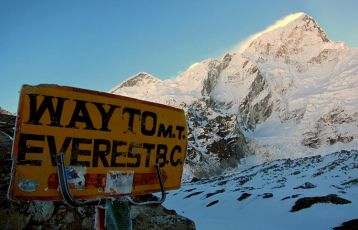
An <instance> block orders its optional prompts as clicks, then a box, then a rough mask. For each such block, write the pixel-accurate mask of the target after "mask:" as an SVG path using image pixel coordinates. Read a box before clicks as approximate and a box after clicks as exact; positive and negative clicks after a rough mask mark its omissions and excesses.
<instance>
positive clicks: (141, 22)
mask: <svg viewBox="0 0 358 230" xmlns="http://www.w3.org/2000/svg"><path fill="white" fill-rule="evenodd" d="M357 9H358V1H356V0H337V1H333V0H306V1H305V0H300V1H298V0H297V1H295V0H246V1H241V0H224V1H214V0H206V1H204V0H194V1H193V0H181V1H164V0H163V1H156V0H153V1H146V0H143V1H129V0H128V1H120V0H117V1H114V0H113V1H112V0H106V1H99V0H97V1H94V0H76V1H65V0H62V1H51V0H50V1H48V0H42V1H40V0H23V1H17V0H0V106H1V107H3V108H5V109H7V110H9V111H11V112H16V111H17V104H18V96H19V95H18V92H19V90H20V89H21V85H22V84H32V85H35V84H40V83H48V84H59V85H69V86H75V87H81V88H87V89H93V90H98V91H108V90H110V89H111V88H112V87H114V86H116V85H118V84H119V83H120V82H122V81H124V80H125V79H127V78H128V77H130V76H132V75H134V74H136V73H137V72H140V71H145V72H148V73H151V74H153V75H154V76H156V77H159V78H161V79H165V78H170V77H174V76H176V75H177V74H178V73H180V72H181V71H184V70H185V69H187V68H188V67H189V66H190V65H191V64H193V63H194V62H197V61H201V60H203V59H207V58H221V57H222V55H223V54H224V53H225V52H228V51H230V50H231V49H232V48H234V47H235V46H236V45H237V44H239V43H240V42H242V41H243V40H245V39H246V38H247V37H249V36H250V35H252V34H254V33H256V32H259V31H261V30H263V29H265V28H266V27H267V26H269V25H271V24H273V23H274V22H275V21H277V20H279V19H281V18H283V17H285V16H286V15H288V14H291V13H296V12H305V13H307V14H309V15H311V16H312V17H313V18H315V19H316V21H317V22H318V24H319V25H320V26H321V27H322V28H323V30H324V31H325V32H326V33H327V34H328V37H329V38H330V39H332V40H334V41H344V42H346V44H347V45H348V46H349V47H358V26H357V25H358V14H357Z"/></svg>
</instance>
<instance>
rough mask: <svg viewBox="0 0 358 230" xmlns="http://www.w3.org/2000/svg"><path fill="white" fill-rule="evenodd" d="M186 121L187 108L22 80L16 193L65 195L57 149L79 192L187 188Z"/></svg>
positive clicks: (89, 195) (23, 196)
mask: <svg viewBox="0 0 358 230" xmlns="http://www.w3.org/2000/svg"><path fill="white" fill-rule="evenodd" d="M187 131H188V129H187V126H186V120H185V114H184V111H183V110H181V109H177V108H173V107H169V106H165V105H161V104H156V103H151V102H146V101H141V100H137V99H133V98H128V97H123V96H118V95H114V94H108V93H102V92H96V91H90V90H85V89H78V88H72V87H65V86H56V85H38V86H28V85H25V86H23V88H22V90H21V95H20V102H19V110H18V118H17V122H16V131H15V139H14V146H13V155H12V158H13V166H12V167H13V168H12V173H13V175H12V179H11V185H10V189H9V196H10V197H11V198H13V199H19V200H35V199H36V200H59V199H61V198H62V197H61V195H60V193H59V180H58V175H57V168H56V167H57V166H56V155H57V154H60V153H64V159H65V167H66V168H65V174H66V178H67V182H68V186H69V188H70V190H71V193H72V195H73V196H74V198H76V199H94V198H102V197H118V196H125V195H130V194H131V195H139V194H146V193H152V192H158V191H160V183H159V178H158V176H157V172H156V168H155V165H156V164H159V166H160V171H161V174H162V176H163V181H164V188H165V190H171V189H177V188H179V187H180V183H181V177H182V172H183V164H184V160H185V156H186V145H187Z"/></svg>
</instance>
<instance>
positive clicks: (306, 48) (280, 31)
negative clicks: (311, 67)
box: [239, 13, 339, 63]
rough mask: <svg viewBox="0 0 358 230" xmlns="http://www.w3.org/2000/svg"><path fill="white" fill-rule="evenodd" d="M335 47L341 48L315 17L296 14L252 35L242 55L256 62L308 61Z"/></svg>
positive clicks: (242, 47)
mask: <svg viewBox="0 0 358 230" xmlns="http://www.w3.org/2000/svg"><path fill="white" fill-rule="evenodd" d="M335 48H339V47H337V46H336V43H334V42H331V41H330V40H329V39H328V37H327V35H326V34H325V32H324V31H323V30H322V29H321V28H320V27H319V26H318V24H317V23H316V21H315V20H314V19H313V18H312V17H311V16H309V15H307V14H305V13H296V14H291V15H288V16H286V17H285V18H283V19H281V20H279V21H277V22H276V23H275V24H274V25H272V26H269V27H268V28H266V29H265V30H264V31H262V32H259V33H257V34H255V35H253V36H251V37H250V38H249V39H248V40H247V41H246V42H245V43H244V44H243V45H241V46H240V48H239V53H242V54H243V55H244V56H245V57H246V58H249V59H250V60H251V61H254V62H256V63H257V62H259V63H262V62H266V61H267V60H268V59H275V60H277V59H282V58H283V59H284V60H285V62H286V63H288V62H291V61H294V62H295V61H298V60H300V61H303V62H306V61H308V60H310V59H311V58H312V57H314V56H317V55H318V54H319V52H321V51H322V50H323V49H335Z"/></svg>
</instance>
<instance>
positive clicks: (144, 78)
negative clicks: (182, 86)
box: [110, 72, 161, 93]
mask: <svg viewBox="0 0 358 230" xmlns="http://www.w3.org/2000/svg"><path fill="white" fill-rule="evenodd" d="M160 81H161V80H160V79H158V78H156V77H154V76H153V75H151V74H149V73H146V72H139V73H137V74H136V75H134V76H132V77H130V78H128V79H127V80H126V81H124V82H123V83H121V84H120V85H119V86H116V87H114V88H113V89H112V90H110V92H111V93H113V92H115V91H116V90H118V89H121V88H125V87H133V86H143V85H146V84H150V83H155V82H160Z"/></svg>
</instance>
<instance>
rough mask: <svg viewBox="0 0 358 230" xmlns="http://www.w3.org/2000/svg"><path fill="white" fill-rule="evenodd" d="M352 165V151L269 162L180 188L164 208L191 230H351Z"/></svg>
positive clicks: (354, 209)
mask: <svg viewBox="0 0 358 230" xmlns="http://www.w3.org/2000/svg"><path fill="white" fill-rule="evenodd" d="M357 162H358V152H357V151H341V152H336V153H333V154H329V155H325V156H313V157H306V158H298V159H294V160H291V159H281V160H275V161H271V162H267V163H264V164H262V165H257V166H253V167H247V168H246V169H244V170H241V171H238V172H230V173H227V174H226V175H222V176H219V177H214V178H210V179H206V180H201V181H197V182H191V183H184V184H183V186H182V188H181V189H180V190H178V191H172V192H170V193H169V194H168V196H167V201H166V202H165V203H164V205H165V206H166V207H167V208H169V209H175V210H176V211H177V212H178V213H179V214H181V215H184V216H186V217H188V218H190V219H192V220H194V221H195V225H196V227H197V229H208V230H209V229H227V230H231V229H245V230H246V229H250V230H253V229H292V230H293V229H307V230H311V229H312V230H314V229H333V228H334V227H339V226H341V224H342V223H344V222H348V221H350V227H347V226H346V228H342V229H357V227H358V218H357V217H358V216H357V213H358V196H357V194H358V163H357ZM348 225H349V224H348Z"/></svg>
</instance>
